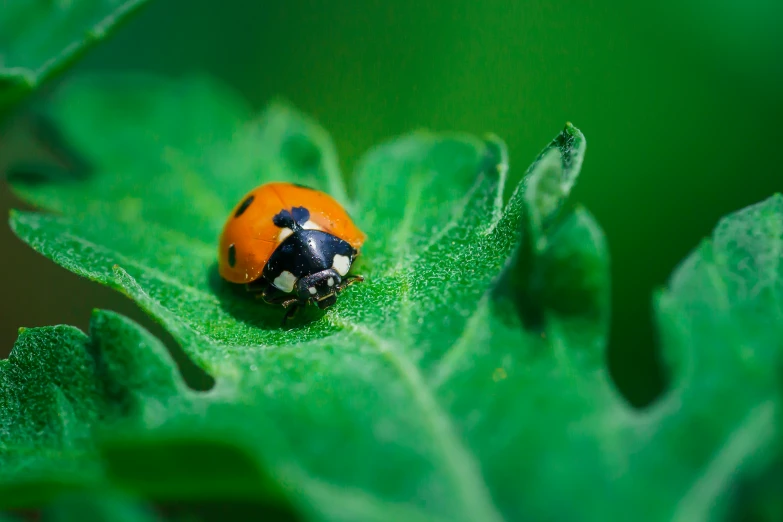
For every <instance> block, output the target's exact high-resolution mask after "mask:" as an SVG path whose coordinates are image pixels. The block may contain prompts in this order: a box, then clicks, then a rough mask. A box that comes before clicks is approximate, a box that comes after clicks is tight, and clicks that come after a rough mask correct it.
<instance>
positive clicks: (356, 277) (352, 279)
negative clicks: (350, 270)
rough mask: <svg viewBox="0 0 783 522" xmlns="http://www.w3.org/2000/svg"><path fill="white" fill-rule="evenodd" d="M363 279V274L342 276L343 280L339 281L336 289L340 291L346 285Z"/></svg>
mask: <svg viewBox="0 0 783 522" xmlns="http://www.w3.org/2000/svg"><path fill="white" fill-rule="evenodd" d="M362 281H364V276H360V275H347V276H345V277H344V278H343V282H342V283H340V286H339V287H338V289H337V291H338V292H339V291H342V290H343V289H344V288H345V287H346V286H351V285H352V284H354V283H361V282H362Z"/></svg>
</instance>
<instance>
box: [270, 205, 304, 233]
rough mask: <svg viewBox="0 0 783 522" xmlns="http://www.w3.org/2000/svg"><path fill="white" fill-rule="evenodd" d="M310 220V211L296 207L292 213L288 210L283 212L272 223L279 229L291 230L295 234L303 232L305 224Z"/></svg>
mask: <svg viewBox="0 0 783 522" xmlns="http://www.w3.org/2000/svg"><path fill="white" fill-rule="evenodd" d="M309 219H310V211H309V210H307V209H306V208H304V207H294V208H292V209H291V212H289V211H288V210H285V209H283V210H281V211H280V212H278V213H277V214H276V215H275V217H273V218H272V222H273V223H274V224H275V226H277V227H279V228H290V229H291V230H293V231H294V232H296V231H297V230H302V229H303V228H304V224H305V223H307V221H308V220H309Z"/></svg>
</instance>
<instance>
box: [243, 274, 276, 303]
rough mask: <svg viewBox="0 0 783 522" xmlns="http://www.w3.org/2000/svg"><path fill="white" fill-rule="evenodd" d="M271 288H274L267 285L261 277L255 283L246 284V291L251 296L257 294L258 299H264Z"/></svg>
mask: <svg viewBox="0 0 783 522" xmlns="http://www.w3.org/2000/svg"><path fill="white" fill-rule="evenodd" d="M270 288H274V287H273V286H272V285H270V284H269V283H267V282H266V280H264V278H263V277H259V278H258V279H256V280H255V281H251V282H249V283H247V284H245V290H246V291H247V292H249V293H251V294H255V297H256V299H261V298H263V297H264V295H265V294H266V293H267V292H268V291H269V289H270ZM275 290H276V289H275Z"/></svg>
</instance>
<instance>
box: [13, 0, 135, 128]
mask: <svg viewBox="0 0 783 522" xmlns="http://www.w3.org/2000/svg"><path fill="white" fill-rule="evenodd" d="M145 3H146V0H75V1H69V2H47V1H40V0H39V1H35V0H7V1H4V2H3V5H2V9H0V115H1V114H2V113H3V112H5V110H6V109H7V108H9V107H10V106H11V105H12V104H13V103H15V102H18V101H19V100H21V99H22V98H23V97H24V95H25V94H27V93H29V92H30V91H32V90H33V89H35V88H37V87H38V86H39V85H41V83H43V82H44V81H45V80H47V79H48V78H50V77H51V76H52V75H53V74H55V73H57V72H58V71H61V70H62V69H64V68H66V67H68V66H69V65H70V64H71V63H73V62H74V61H75V60H76V59H77V58H78V57H79V56H80V55H81V54H82V53H84V51H86V50H87V49H89V48H90V47H92V46H93V45H95V44H96V43H97V42H99V41H101V40H103V39H104V38H106V37H107V36H108V34H109V33H110V32H111V31H113V30H114V29H115V27H116V26H117V25H118V24H119V23H120V22H122V21H124V20H125V19H126V18H127V17H128V16H129V15H130V14H132V13H133V12H135V11H136V10H137V9H138V8H140V7H141V6H142V5H144V4H145Z"/></svg>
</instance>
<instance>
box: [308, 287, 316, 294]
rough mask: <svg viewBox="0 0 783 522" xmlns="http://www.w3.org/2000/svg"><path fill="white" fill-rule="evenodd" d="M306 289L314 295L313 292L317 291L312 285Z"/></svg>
mask: <svg viewBox="0 0 783 522" xmlns="http://www.w3.org/2000/svg"><path fill="white" fill-rule="evenodd" d="M307 291H308V292H310V293H311V294H312V295H315V293H316V292H317V290H316V289H315V287H314V286H311V287H310V288H308V289H307Z"/></svg>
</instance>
